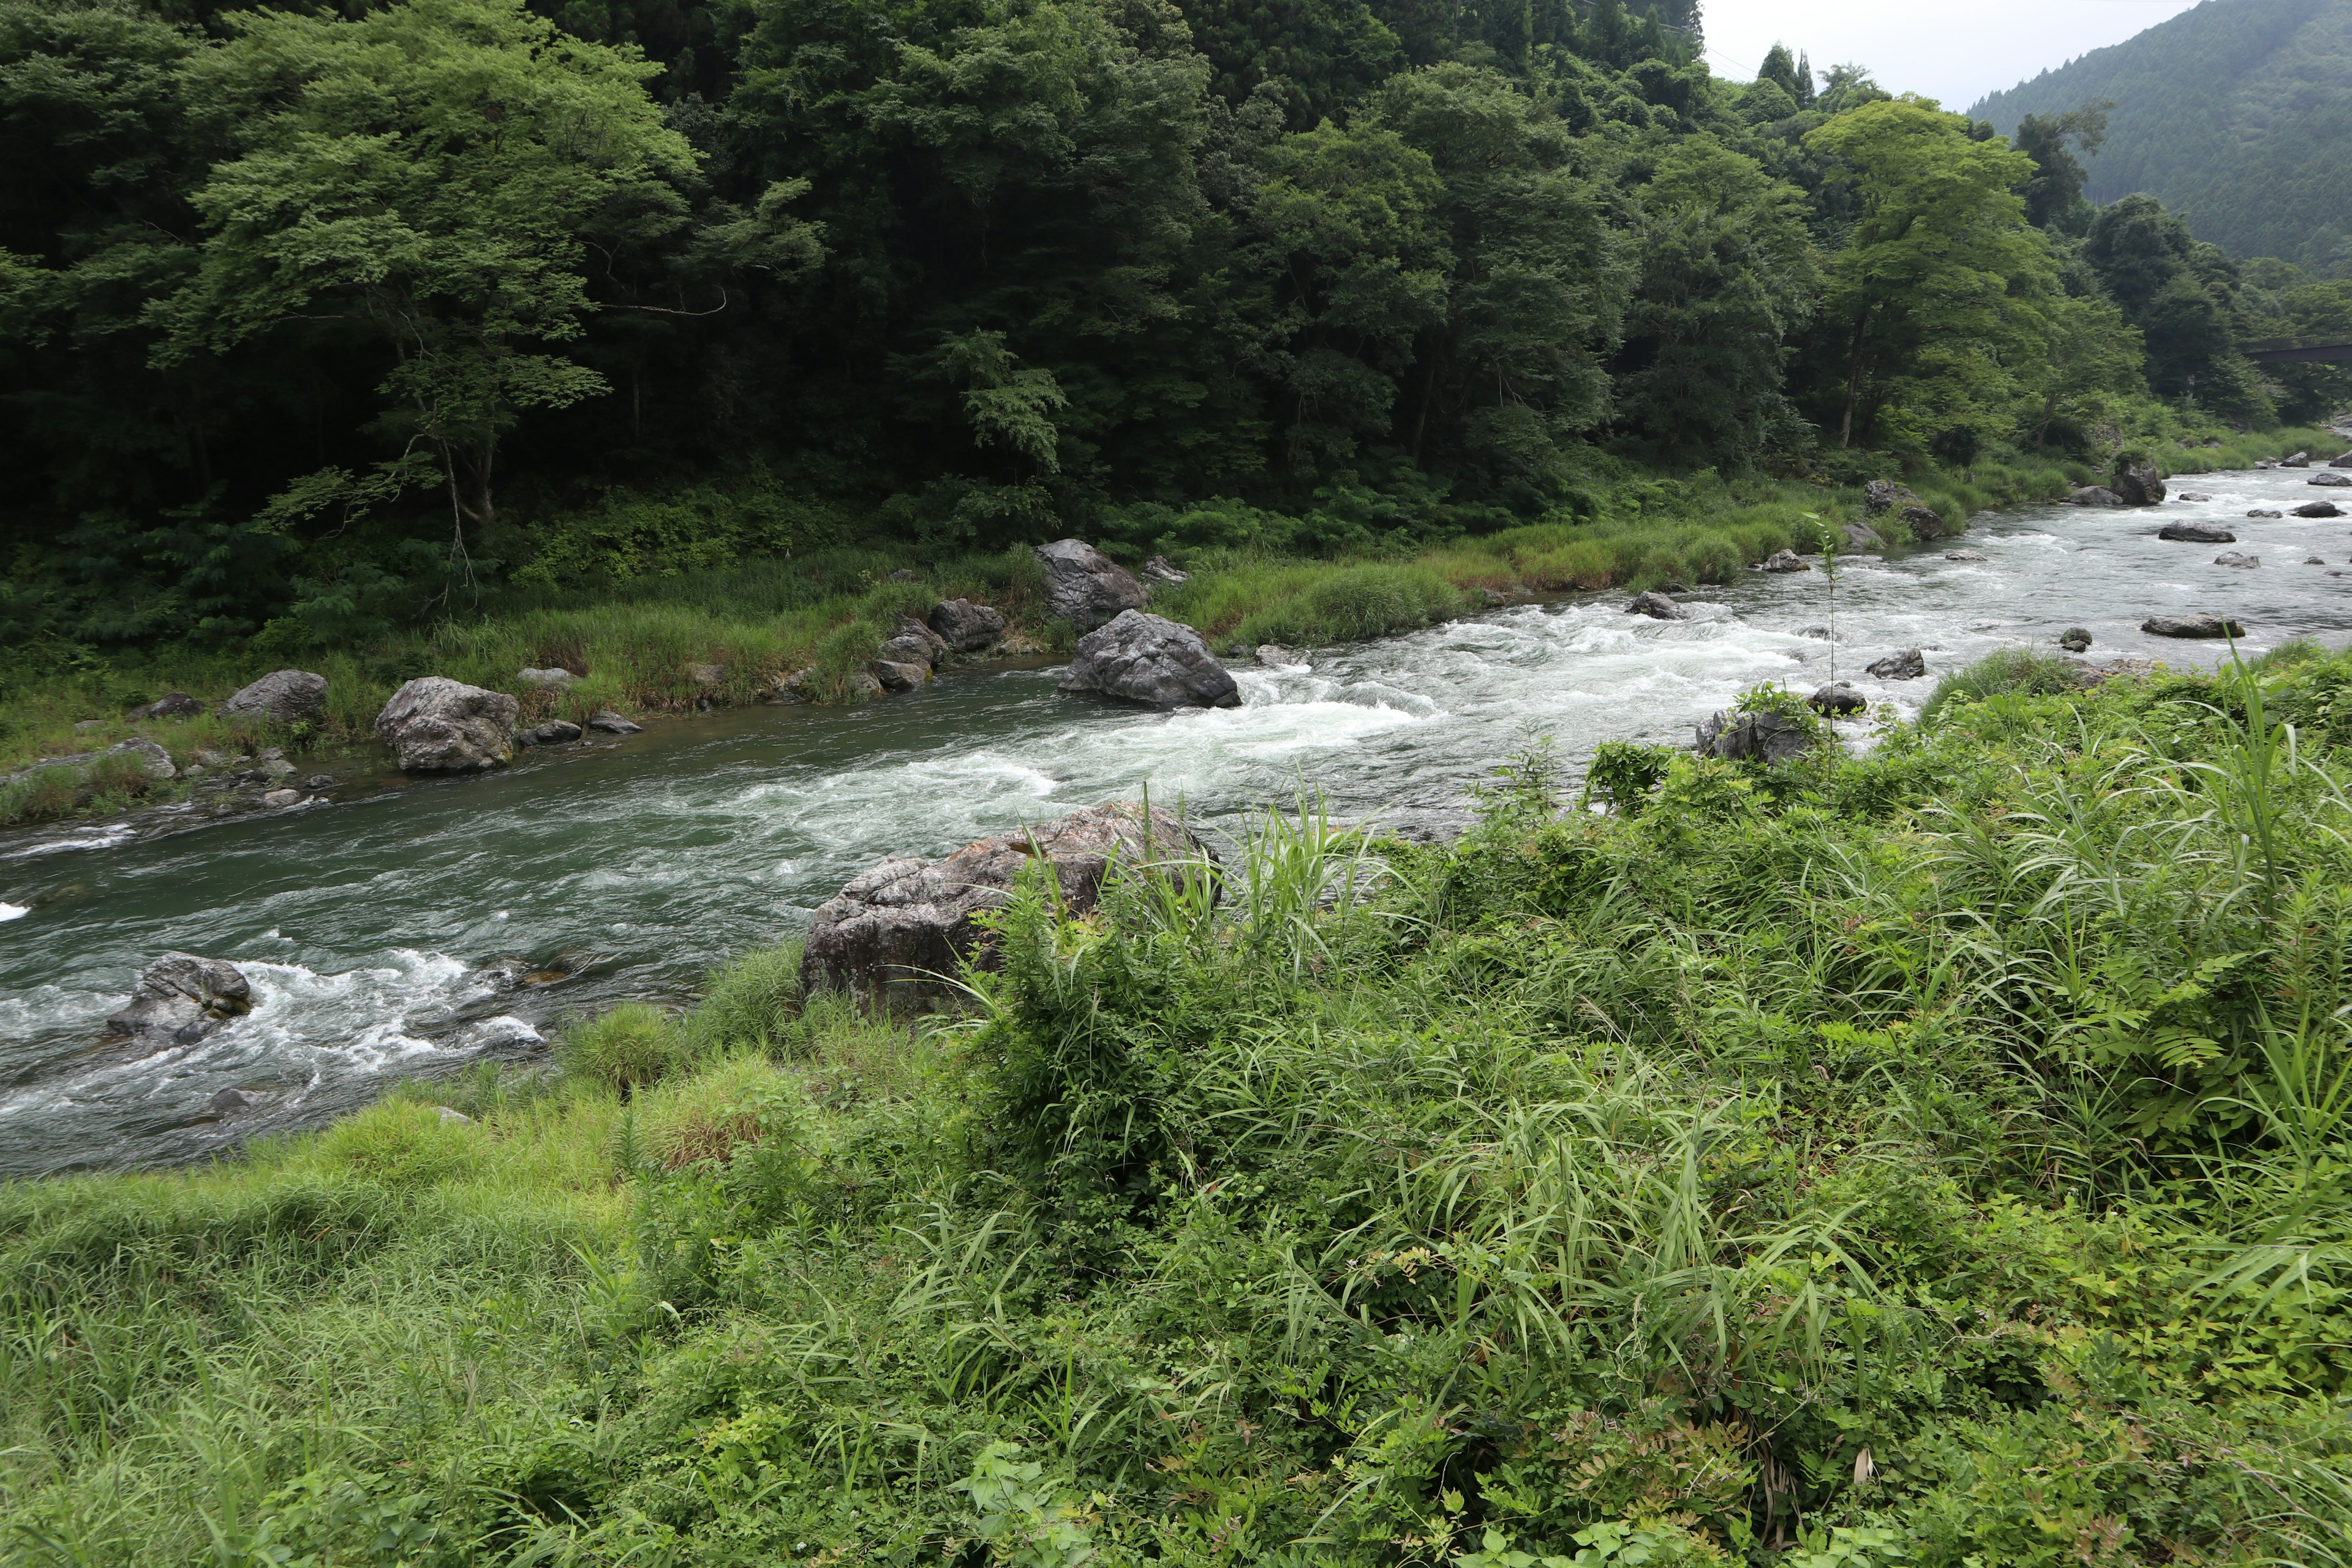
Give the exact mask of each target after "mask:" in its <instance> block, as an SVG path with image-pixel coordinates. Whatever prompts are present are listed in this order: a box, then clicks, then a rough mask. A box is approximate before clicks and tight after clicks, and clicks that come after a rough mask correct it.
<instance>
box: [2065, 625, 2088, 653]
mask: <svg viewBox="0 0 2352 1568" xmlns="http://www.w3.org/2000/svg"><path fill="white" fill-rule="evenodd" d="M2058 646H2059V647H2063V648H2064V649H2065V650H2066V651H2067V652H2068V653H2086V652H2088V651H2089V650H2090V647H2091V631H2090V628H2089V627H2088V626H2068V627H2067V628H2066V629H2065V630H2064V631H2063V632H2060V633H2059V634H2058Z"/></svg>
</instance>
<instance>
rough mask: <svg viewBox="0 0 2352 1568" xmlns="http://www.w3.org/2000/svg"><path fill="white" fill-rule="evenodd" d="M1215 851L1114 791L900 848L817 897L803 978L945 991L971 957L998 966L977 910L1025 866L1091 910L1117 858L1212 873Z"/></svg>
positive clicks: (1009, 888)
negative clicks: (913, 852) (938, 850)
mask: <svg viewBox="0 0 2352 1568" xmlns="http://www.w3.org/2000/svg"><path fill="white" fill-rule="evenodd" d="M1215 860H1216V857H1215V855H1214V854H1213V852H1212V851H1211V850H1210V849H1209V847H1208V846H1207V845H1206V844H1204V843H1202V841H1201V840H1200V839H1199V838H1197V837H1194V836H1193V835H1192V832H1191V831H1190V830H1188V829H1187V828H1186V827H1185V826H1184V825H1183V823H1182V822H1181V821H1180V820H1179V819H1178V818H1177V817H1176V816H1175V815H1174V814H1173V813H1171V812H1169V811H1166V810H1163V809H1161V808H1160V807H1158V806H1154V807H1153V808H1152V809H1151V812H1150V816H1149V817H1148V818H1147V817H1146V816H1145V814H1144V810H1143V808H1142V807H1141V806H1140V805H1135V804H1133V803H1131V802H1125V801H1120V802H1114V803H1112V804H1111V805H1095V806H1087V807H1086V808H1085V809H1084V810H1080V811H1074V812H1072V813H1070V814H1069V815H1068V816H1064V817H1060V818H1057V819H1056V820H1055V821H1053V822H1049V823H1047V824H1045V826H1041V827H1038V828H1035V829H1033V830H1032V831H1030V832H1028V833H1020V834H1010V835H1007V836H1004V837H995V838H982V839H978V840H976V841H974V842H972V843H971V844H967V845H965V846H964V847H962V848H961V849H959V850H957V851H956V852H955V853H954V854H952V855H950V856H948V857H946V858H943V859H939V860H920V859H914V858H898V857H893V858H890V859H887V860H885V861H883V862H882V863H881V864H880V865H878V866H877V867H875V868H873V869H871V870H869V871H866V872H863V873H861V874H859V875H858V876H856V877H854V878H852V879H850V880H849V882H848V884H847V885H846V886H845V887H844V888H843V889H841V891H840V892H839V893H838V894H836V895H835V896H834V897H833V898H831V899H828V900H825V902H824V903H823V904H822V905H820V906H818V909H817V911H816V915H815V918H814V920H813V921H811V923H810V926H809V933H808V944H807V947H806V949H805V950H804V951H803V954H802V958H801V985H802V988H803V990H805V991H808V992H812V993H813V992H815V991H819V990H823V989H826V988H828V987H833V988H840V989H845V990H847V991H849V992H850V993H851V994H853V995H856V996H858V997H860V998H862V999H865V1000H868V1001H877V1000H884V999H889V1000H896V1001H921V1000H925V999H928V998H931V997H935V996H939V995H942V994H947V993H948V992H949V991H950V989H951V985H950V981H951V979H952V977H953V976H954V974H955V973H956V971H957V966H958V965H959V964H960V963H962V962H963V961H964V960H966V959H971V960H973V961H974V962H975V963H977V964H978V965H979V966H980V967H982V968H993V967H994V952H993V943H994V940H995V936H994V933H993V932H992V931H988V930H987V929H985V928H984V927H983V926H982V924H981V923H980V921H979V919H978V917H979V916H981V915H982V914H985V913H986V912H988V911H990V910H1001V909H1003V908H1004V907H1005V906H1006V905H1007V904H1009V903H1011V902H1012V901H1013V890H1014V888H1015V886H1016V885H1017V883H1018V881H1019V879H1020V875H1021V872H1022V870H1023V869H1024V868H1026V867H1029V866H1034V865H1042V866H1044V867H1045V868H1047V869H1048V870H1049V871H1050V872H1051V873H1052V876H1053V879H1054V884H1055V889H1057V891H1058V893H1059V896H1060V899H1061V903H1062V907H1063V908H1064V909H1066V910H1068V911H1069V912H1070V913H1072V914H1076V915H1083V914H1086V913H1087V912H1088V911H1090V910H1093V909H1094V908H1095V906H1096V904H1097V902H1098V901H1099V900H1100V899H1101V897H1102V889H1103V884H1104V881H1105V879H1107V878H1108V876H1109V874H1110V868H1111V866H1112V865H1113V864H1114V862H1116V863H1117V864H1118V865H1119V866H1121V867H1123V868H1128V869H1129V870H1134V869H1136V868H1142V867H1146V866H1148V865H1151V864H1153V863H1155V862H1156V863H1162V864H1166V865H1170V866H1171V867H1172V868H1174V874H1176V875H1180V876H1188V877H1189V876H1193V875H1202V874H1206V873H1207V871H1208V869H1209V868H1211V867H1213V865H1214V864H1215Z"/></svg>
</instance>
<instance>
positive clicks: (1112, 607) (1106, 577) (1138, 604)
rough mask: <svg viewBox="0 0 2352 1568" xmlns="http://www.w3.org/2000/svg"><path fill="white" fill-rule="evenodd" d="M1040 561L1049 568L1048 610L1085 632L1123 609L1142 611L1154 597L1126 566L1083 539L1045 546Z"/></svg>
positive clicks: (1047, 571)
mask: <svg viewBox="0 0 2352 1568" xmlns="http://www.w3.org/2000/svg"><path fill="white" fill-rule="evenodd" d="M1037 561H1038V563H1039V564H1041V565H1042V566H1044V567H1045V605H1046V607H1047V608H1048V609H1050V610H1051V611H1052V612H1053V613H1054V614H1055V615H1056V616H1061V617H1062V619H1064V620H1066V621H1067V622H1069V623H1070V625H1072V626H1076V627H1077V628H1078V630H1080V631H1082V632H1090V631H1092V630H1094V629H1095V628H1096V627H1097V626H1101V625H1103V624H1104V623H1105V622H1107V621H1109V620H1111V619H1113V618H1114V617H1116V616H1118V614H1119V612H1120V611H1122V610H1139V609H1141V608H1143V606H1144V605H1145V604H1146V603H1147V602H1148V601H1149V600H1150V597H1151V595H1150V594H1148V593H1146V592H1145V591H1144V587H1143V584H1140V583H1139V582H1137V581H1136V580H1135V577H1134V574H1131V573H1130V572H1129V571H1128V569H1127V568H1126V567H1124V566H1121V565H1120V564H1119V563H1118V562H1116V561H1113V560H1112V559H1111V558H1110V557H1109V556H1108V555H1105V554H1104V553H1103V552H1101V551H1099V550H1097V549H1096V548H1095V547H1094V546H1093V545H1091V544H1088V543H1087V542H1084V541H1082V540H1076V539H1057V540H1055V541H1054V542H1053V543H1051V544H1041V545H1039V546H1037Z"/></svg>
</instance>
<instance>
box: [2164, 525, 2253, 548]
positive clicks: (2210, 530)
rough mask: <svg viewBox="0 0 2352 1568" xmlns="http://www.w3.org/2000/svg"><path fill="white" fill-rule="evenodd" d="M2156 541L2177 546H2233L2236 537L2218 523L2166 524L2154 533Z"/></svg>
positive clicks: (2236, 539)
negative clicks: (2161, 540) (2173, 543)
mask: <svg viewBox="0 0 2352 1568" xmlns="http://www.w3.org/2000/svg"><path fill="white" fill-rule="evenodd" d="M2156 536H2157V537H2158V539H2169V540H2171V541H2172V542H2175V543H2177V544H2235V543H2237V542H2238V536H2237V535H2236V534H2234V533H2231V531H2229V530H2228V529H2226V528H2223V527H2222V526H2221V524H2220V523H2218V522H2168V523H2166V524H2165V525H2164V526H2163V527H2162V528H2159V529H2158V530H2157V531H2156Z"/></svg>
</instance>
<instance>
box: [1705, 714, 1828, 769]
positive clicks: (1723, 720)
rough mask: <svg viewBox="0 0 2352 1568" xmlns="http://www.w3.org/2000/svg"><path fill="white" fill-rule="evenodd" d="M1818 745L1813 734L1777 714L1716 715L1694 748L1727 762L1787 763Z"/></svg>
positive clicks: (1707, 722) (1706, 725)
mask: <svg viewBox="0 0 2352 1568" xmlns="http://www.w3.org/2000/svg"><path fill="white" fill-rule="evenodd" d="M1818 743H1819V742H1817V741H1816V740H1815V738H1814V736H1813V733H1812V731H1809V730H1807V729H1806V728H1805V727H1804V726H1803V725H1801V724H1800V723H1798V722H1797V721H1795V720H1794V719H1784V718H1782V717H1781V716H1780V714H1778V713H1717V714H1716V715H1715V716H1714V717H1713V718H1711V719H1709V720H1708V721H1706V723H1704V724H1701V725H1700V726H1699V727H1698V743H1697V745H1696V747H1694V748H1693V749H1694V750H1696V752H1698V753H1699V755H1701V756H1703V757H1717V758H1721V759H1722V760H1723V761H1725V762H1734V763H1738V762H1764V763H1785V762H1790V761H1791V760H1793V759H1795V758H1798V757H1801V756H1803V755H1804V754H1805V753H1806V752H1810V751H1811V750H1812V749H1813V747H1814V746H1815V745H1816V744H1818Z"/></svg>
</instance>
